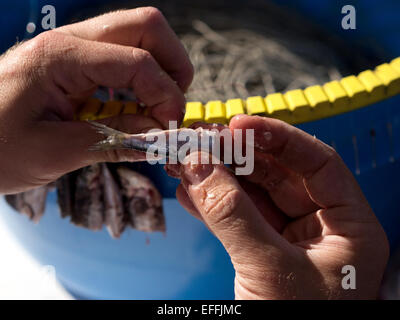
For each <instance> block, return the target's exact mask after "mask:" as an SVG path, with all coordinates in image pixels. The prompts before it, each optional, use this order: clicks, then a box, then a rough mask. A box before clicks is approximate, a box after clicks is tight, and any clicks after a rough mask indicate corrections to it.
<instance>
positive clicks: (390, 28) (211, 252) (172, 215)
mask: <svg viewBox="0 0 400 320" xmlns="http://www.w3.org/2000/svg"><path fill="white" fill-rule="evenodd" d="M105 2H106V1H89V0H73V1H48V0H46V1H13V2H7V3H5V2H1V4H0V9H1V10H0V15H1V18H0V27H2V28H1V31H0V39H1V44H0V45H1V49H2V50H5V49H7V48H8V47H9V46H11V45H12V44H13V43H14V42H15V40H16V38H17V37H18V38H19V39H23V38H24V37H27V36H30V35H29V34H27V33H26V31H25V27H26V24H27V22H28V21H32V22H35V23H36V25H37V26H39V27H38V28H37V32H36V33H38V32H41V31H42V30H41V28H40V19H41V13H40V9H41V7H42V6H43V5H45V4H53V5H54V6H55V7H56V9H57V25H61V24H63V23H64V21H65V19H66V17H69V16H70V15H71V14H72V13H73V12H74V11H77V10H80V9H81V8H83V7H89V6H95V5H98V4H101V3H105ZM141 3H145V2H141ZM279 3H280V4H282V5H287V6H290V7H291V8H294V9H295V10H299V11H302V13H303V14H305V15H308V16H309V17H310V19H314V20H315V21H317V22H320V23H321V27H323V28H326V29H328V30H330V31H331V32H332V33H336V34H339V35H341V36H343V37H346V38H348V41H349V43H351V42H354V41H355V42H358V43H360V44H362V45H363V46H364V47H365V48H366V50H368V49H376V48H379V49H380V50H381V51H382V52H384V56H385V58H386V59H387V60H389V59H391V58H393V57H395V56H400V19H398V17H397V13H398V12H400V11H399V10H400V3H399V2H398V1H395V0H393V1H390V0H381V1H379V2H378V3H377V2H376V1H366V0H363V1H358V2H354V3H355V6H356V8H357V28H358V29H357V30H356V31H343V30H342V29H341V28H340V19H341V13H340V11H341V7H342V6H343V5H345V4H348V3H347V1H343V3H342V1H336V0H332V1H313V0H307V1H294V0H293V1H291V0H285V1H279ZM394 13H396V14H394ZM36 33H35V34H36ZM349 45H351V44H349ZM375 51H376V50H375ZM382 62H384V61H382ZM399 106H400V98H398V97H395V98H392V99H390V100H388V101H385V102H381V103H379V104H375V105H374V106H370V107H367V108H363V109H360V110H358V111H354V112H351V113H348V114H344V115H340V116H336V117H332V118H329V119H324V120H320V121H314V122H310V123H305V124H302V125H300V126H299V127H300V128H302V129H304V130H306V131H308V132H310V133H312V134H315V135H316V136H317V137H318V138H320V139H322V140H324V141H325V142H327V143H329V144H333V145H334V146H335V147H336V148H337V150H338V152H339V153H340V154H341V156H342V157H343V159H344V160H345V162H346V164H347V165H348V166H349V168H350V169H351V170H352V171H353V172H354V174H355V176H356V178H357V179H358V181H359V183H360V185H361V187H362V189H363V190H364V192H365V194H366V196H367V198H368V200H369V201H370V203H371V205H372V207H373V208H374V210H375V213H376V214H377V216H378V218H379V220H380V221H381V223H382V224H383V226H384V228H385V230H386V232H387V234H388V236H389V239H390V242H391V244H392V246H395V245H397V244H398V242H399V240H400V232H399V230H400V214H399V212H400V200H399V199H400V188H397V187H396V186H397V182H398V181H399V180H400V161H399V160H400V108H399ZM140 170H141V171H144V172H146V173H147V174H149V175H150V177H151V178H152V179H153V181H154V182H155V183H156V185H157V186H158V187H159V188H160V189H161V191H162V193H163V195H164V197H165V199H164V207H165V212H166V220H167V233H166V235H162V234H150V235H146V234H144V233H141V232H137V231H133V230H130V231H127V232H126V233H125V234H124V235H123V236H122V238H121V239H120V240H112V239H111V238H110V237H109V235H108V234H107V232H106V231H101V232H97V233H94V232H91V231H87V230H84V229H81V228H77V227H74V226H72V225H71V224H70V223H69V222H68V221H66V220H63V219H61V218H60V217H59V213H58V208H57V205H56V196H55V194H54V193H52V194H50V196H49V200H48V203H47V209H46V213H45V215H44V217H43V219H42V220H41V222H40V224H38V225H34V224H32V223H31V222H30V221H28V220H27V219H26V218H25V217H24V216H21V215H19V214H17V213H16V212H14V211H13V210H12V209H11V208H10V207H8V206H7V205H6V204H5V202H4V199H2V198H1V199H0V214H1V215H0V217H1V218H2V219H3V220H4V221H5V222H6V223H7V224H8V226H9V228H10V229H11V230H13V232H14V233H15V234H16V236H17V238H18V239H19V240H20V241H21V243H22V244H23V245H24V247H25V248H26V249H27V250H28V251H29V252H30V253H31V254H32V256H34V257H35V258H36V259H37V260H38V261H39V262H40V263H42V264H50V265H54V266H55V268H56V272H57V276H58V278H59V279H60V281H61V282H62V283H63V284H64V285H65V287H66V288H67V289H69V290H70V291H71V292H72V293H73V294H75V295H76V296H77V297H81V298H109V299H114V298H122V299H125V298H133V299H150V298H152V299H165V298H169V299H230V298H233V296H234V294H233V277H234V272H233V268H232V265H231V263H230V260H229V257H228V256H227V254H226V253H225V251H224V249H223V247H222V246H221V244H220V243H219V242H218V241H217V240H216V239H215V238H214V236H212V235H211V234H210V232H209V231H208V230H207V229H206V228H205V227H204V226H203V225H202V224H201V223H200V222H198V221H197V220H195V219H194V218H192V217H191V216H190V215H189V214H187V213H186V212H185V211H184V210H183V209H182V208H181V207H180V206H179V204H178V203H177V201H176V199H175V198H174V190H175V187H176V184H177V182H176V181H175V180H173V179H171V178H169V177H167V176H166V175H165V173H164V171H163V170H162V168H161V167H153V166H149V165H146V164H143V165H140Z"/></svg>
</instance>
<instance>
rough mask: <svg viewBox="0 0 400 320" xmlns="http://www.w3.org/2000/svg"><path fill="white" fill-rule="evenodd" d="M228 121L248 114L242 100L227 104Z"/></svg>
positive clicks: (232, 100) (227, 102) (234, 100)
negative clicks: (239, 115)
mask: <svg viewBox="0 0 400 320" xmlns="http://www.w3.org/2000/svg"><path fill="white" fill-rule="evenodd" d="M225 110H226V119H227V120H228V121H230V120H231V119H232V118H233V117H234V116H236V115H238V114H243V113H245V112H246V110H245V106H244V101H243V100H242V99H230V100H228V101H226V103H225Z"/></svg>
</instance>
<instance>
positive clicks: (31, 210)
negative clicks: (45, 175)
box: [5, 186, 48, 223]
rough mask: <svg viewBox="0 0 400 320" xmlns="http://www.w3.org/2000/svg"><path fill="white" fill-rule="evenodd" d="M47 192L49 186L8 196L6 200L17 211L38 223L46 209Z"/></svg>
mask: <svg viewBox="0 0 400 320" xmlns="http://www.w3.org/2000/svg"><path fill="white" fill-rule="evenodd" d="M47 192H48V188H47V186H41V187H38V188H35V189H32V190H28V191H25V192H21V193H17V194H9V195H6V196H5V199H6V201H7V202H8V204H9V205H10V206H12V207H13V208H14V209H15V210H17V211H18V212H20V213H23V214H25V215H27V216H28V217H29V219H31V220H32V221H33V222H35V223H38V222H39V220H40V218H41V217H42V216H43V213H44V210H45V208H46V198H47Z"/></svg>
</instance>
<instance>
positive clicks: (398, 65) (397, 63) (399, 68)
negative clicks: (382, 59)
mask: <svg viewBox="0 0 400 320" xmlns="http://www.w3.org/2000/svg"><path fill="white" fill-rule="evenodd" d="M389 64H390V66H391V67H392V68H393V69H394V70H396V72H398V73H400V57H399V58H396V59H393V60H392V61H391V62H390V63H389Z"/></svg>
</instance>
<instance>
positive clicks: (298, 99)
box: [283, 89, 311, 123]
mask: <svg viewBox="0 0 400 320" xmlns="http://www.w3.org/2000/svg"><path fill="white" fill-rule="evenodd" d="M283 97H284V98H285V101H286V104H287V105H288V107H289V110H290V111H292V114H293V119H294V120H293V121H294V123H299V122H303V121H306V119H307V116H308V115H310V113H309V112H310V111H311V110H310V105H309V103H308V101H307V99H306V97H305V96H304V94H303V90H300V89H297V90H291V91H288V92H286V93H285V94H284V95H283Z"/></svg>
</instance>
